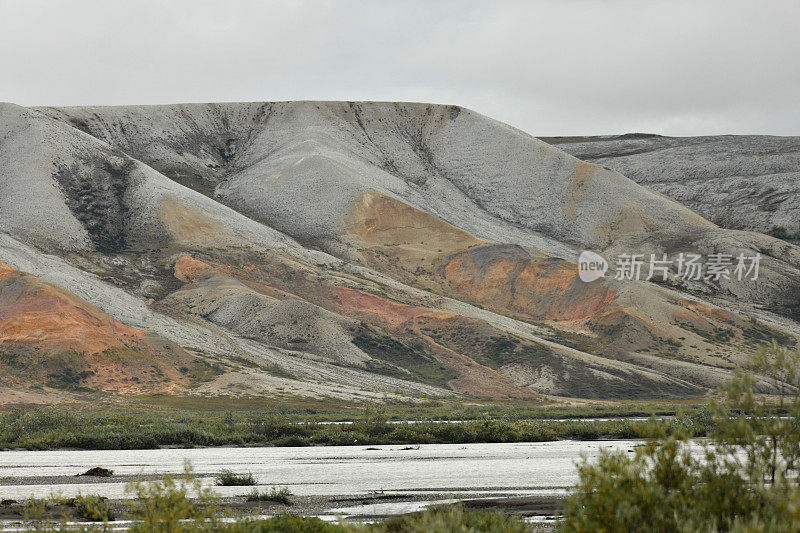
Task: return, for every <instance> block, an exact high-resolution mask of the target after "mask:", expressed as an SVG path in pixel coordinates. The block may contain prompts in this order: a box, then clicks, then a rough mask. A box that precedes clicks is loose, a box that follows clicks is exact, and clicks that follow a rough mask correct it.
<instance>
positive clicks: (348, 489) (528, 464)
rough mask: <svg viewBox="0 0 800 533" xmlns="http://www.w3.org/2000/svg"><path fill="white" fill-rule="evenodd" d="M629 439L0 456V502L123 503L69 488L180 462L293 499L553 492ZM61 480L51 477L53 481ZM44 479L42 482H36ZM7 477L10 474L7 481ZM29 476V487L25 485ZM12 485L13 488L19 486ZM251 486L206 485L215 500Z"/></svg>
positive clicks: (207, 478) (92, 489)
mask: <svg viewBox="0 0 800 533" xmlns="http://www.w3.org/2000/svg"><path fill="white" fill-rule="evenodd" d="M638 443H639V442H638V441H620V440H616V441H556V442H537V443H511V444H463V445H462V444H428V445H421V446H419V448H415V449H411V450H404V449H403V448H404V446H396V445H393V446H377V447H376V448H378V449H377V450H372V449H367V447H365V446H326V447H303V448H277V447H259V448H194V449H157V450H101V451H4V452H0V498H15V499H20V498H25V497H30V496H36V497H46V496H50V495H51V494H59V495H61V496H65V497H69V496H73V495H75V494H77V493H78V492H81V493H83V494H101V495H104V496H107V497H110V498H123V497H126V493H125V483H123V482H115V481H114V480H113V478H111V480H109V481H108V482H96V483H95V482H91V483H76V481H78V480H80V481H87V480H85V479H84V478H75V477H73V476H75V475H76V474H79V473H81V472H84V471H85V470H86V469H88V468H89V467H92V466H102V467H105V468H110V469H112V470H114V474H115V475H137V474H153V473H181V472H183V465H184V461H187V460H188V461H190V462H191V464H192V466H193V469H194V472H195V473H197V474H200V475H201V476H204V482H205V483H206V484H207V485H210V484H212V483H213V476H214V475H215V474H216V473H218V472H219V471H220V470H222V469H229V470H232V471H234V472H237V473H245V472H252V473H253V475H254V476H255V477H256V479H257V481H258V482H259V484H262V485H264V486H274V485H279V486H287V487H289V489H290V490H291V491H292V493H294V494H296V495H364V494H374V493H380V492H382V491H386V492H392V493H404V492H406V493H416V494H420V493H431V494H440V493H453V492H458V493H460V494H475V495H481V496H486V495H492V494H542V493H561V492H563V491H564V490H565V489H567V488H568V487H570V486H571V485H573V484H574V483H575V481H576V480H577V475H576V469H575V462H576V461H577V460H578V459H579V458H580V456H581V454H585V455H587V456H588V457H594V456H597V454H598V450H599V448H601V447H602V448H616V449H624V450H629V449H632V448H633V447H634V446H635V445H637V444H638ZM59 476H60V477H59ZM43 477H47V478H48V479H46V480H45V481H43V480H42V478H43ZM9 478H15V481H14V483H16V484H14V485H12V484H11V480H10V479H9ZM28 479H29V481H30V482H29V483H28V482H26V481H27V480H28ZM20 483H21V484H20ZM251 489H252V487H215V491H216V492H217V493H218V494H220V495H222V496H234V495H240V494H246V493H247V492H250V490H251Z"/></svg>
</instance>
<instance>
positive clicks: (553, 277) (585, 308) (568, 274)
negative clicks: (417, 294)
mask: <svg viewBox="0 0 800 533" xmlns="http://www.w3.org/2000/svg"><path fill="white" fill-rule="evenodd" d="M489 253H490V254H491V251H489ZM443 272H444V278H445V281H446V282H447V284H448V286H449V287H450V288H451V290H452V292H454V294H455V295H456V296H458V297H459V298H462V299H464V300H466V301H472V302H475V303H480V304H481V305H484V306H486V307H490V308H492V309H494V310H497V311H499V312H503V311H511V312H512V313H514V314H516V315H521V316H522V317H525V318H529V319H535V320H552V321H575V320H583V319H593V320H600V319H602V318H605V317H608V316H611V315H618V314H619V312H620V308H619V306H618V305H617V303H616V301H615V299H616V294H617V293H616V290H615V289H613V288H611V287H608V286H606V285H604V284H603V283H602V282H596V283H591V284H589V283H583V282H582V281H580V279H579V278H578V268H577V265H576V264H575V263H570V262H567V261H561V260H556V259H549V258H546V257H536V256H534V257H531V258H525V257H523V256H521V255H516V256H509V255H503V254H498V255H497V257H496V258H492V257H489V259H486V258H485V257H484V258H483V259H482V260H481V262H480V264H478V263H476V262H475V261H474V260H473V258H472V257H471V254H470V253H469V252H466V253H463V254H459V255H457V256H455V257H453V258H452V259H451V260H450V261H449V262H448V263H447V264H445V266H444V269H443Z"/></svg>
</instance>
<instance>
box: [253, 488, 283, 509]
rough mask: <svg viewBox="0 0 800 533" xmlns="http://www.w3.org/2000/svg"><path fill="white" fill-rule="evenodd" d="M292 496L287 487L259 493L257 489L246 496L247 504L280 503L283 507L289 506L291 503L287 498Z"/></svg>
mask: <svg viewBox="0 0 800 533" xmlns="http://www.w3.org/2000/svg"><path fill="white" fill-rule="evenodd" d="M291 495H292V492H291V491H290V490H289V488H288V487H281V488H279V489H276V488H275V487H270V489H269V490H268V491H267V490H265V491H263V492H260V491H259V490H258V489H253V490H252V491H251V492H250V493H249V494H248V495H247V501H248V502H276V503H282V504H284V505H291V504H292V501H291V500H290V499H289V497H290V496H291Z"/></svg>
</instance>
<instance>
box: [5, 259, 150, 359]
mask: <svg viewBox="0 0 800 533" xmlns="http://www.w3.org/2000/svg"><path fill="white" fill-rule="evenodd" d="M0 302H2V304H1V306H0V346H2V347H8V346H12V345H15V346H16V345H21V344H28V345H31V346H34V345H35V346H39V347H40V348H41V349H43V350H52V349H56V348H58V349H61V350H75V351H79V352H89V353H94V352H101V351H103V350H107V349H109V348H118V347H122V346H125V345H126V344H128V343H136V342H137V341H138V339H139V338H140V337H141V335H142V333H143V331H141V330H136V329H133V328H130V327H127V326H125V325H124V324H122V323H121V322H119V321H118V320H116V319H115V318H113V317H111V316H109V315H107V314H106V313H104V312H102V311H100V310H99V309H97V308H96V307H94V306H93V305H91V304H89V303H87V302H85V301H83V300H81V299H80V298H78V297H77V296H75V295H74V294H71V293H69V292H68V291H65V290H63V289H62V288H60V287H58V286H56V285H54V284H51V283H48V282H45V281H43V280H41V279H39V278H37V277H35V276H31V275H30V274H26V273H24V272H16V271H13V270H11V269H8V268H7V267H6V269H0Z"/></svg>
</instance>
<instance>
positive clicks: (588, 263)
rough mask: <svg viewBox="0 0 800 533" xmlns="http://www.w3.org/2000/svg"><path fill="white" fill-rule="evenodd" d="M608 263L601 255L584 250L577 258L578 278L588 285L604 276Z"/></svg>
mask: <svg viewBox="0 0 800 533" xmlns="http://www.w3.org/2000/svg"><path fill="white" fill-rule="evenodd" d="M607 270H608V263H607V262H606V260H605V259H603V257H602V256H601V255H598V254H596V253H594V252H590V251H588V250H585V251H583V252H581V255H580V256H579V257H578V276H579V277H580V278H581V281H585V282H586V283H589V282H590V281H594V280H596V279H600V278H602V277H603V276H605V275H606V271H607Z"/></svg>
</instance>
